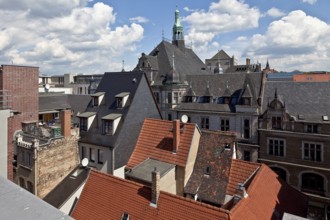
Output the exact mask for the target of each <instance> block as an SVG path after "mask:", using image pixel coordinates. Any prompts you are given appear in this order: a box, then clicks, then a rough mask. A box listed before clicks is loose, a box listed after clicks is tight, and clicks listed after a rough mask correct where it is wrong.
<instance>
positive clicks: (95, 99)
mask: <svg viewBox="0 0 330 220" xmlns="http://www.w3.org/2000/svg"><path fill="white" fill-rule="evenodd" d="M104 94H105V93H104V92H98V93H95V94H92V95H91V97H92V106H93V107H95V106H100V105H101V102H102V100H103V97H104Z"/></svg>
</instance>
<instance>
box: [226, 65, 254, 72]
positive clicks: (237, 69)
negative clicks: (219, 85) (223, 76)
mask: <svg viewBox="0 0 330 220" xmlns="http://www.w3.org/2000/svg"><path fill="white" fill-rule="evenodd" d="M253 72H260V70H259V69H258V64H250V65H245V64H244V65H234V66H230V67H229V68H228V69H227V70H226V73H253Z"/></svg>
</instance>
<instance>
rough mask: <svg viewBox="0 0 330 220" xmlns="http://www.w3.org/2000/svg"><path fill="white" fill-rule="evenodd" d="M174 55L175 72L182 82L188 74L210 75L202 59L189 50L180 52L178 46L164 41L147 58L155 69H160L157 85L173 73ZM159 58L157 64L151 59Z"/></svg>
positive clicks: (156, 80) (156, 79)
mask: <svg viewBox="0 0 330 220" xmlns="http://www.w3.org/2000/svg"><path fill="white" fill-rule="evenodd" d="M173 55H174V59H175V64H174V65H175V70H176V71H177V73H178V74H179V75H180V80H183V81H184V80H185V76H186V75H188V74H192V75H195V74H209V72H208V71H207V67H206V65H205V64H204V63H203V61H202V60H201V59H199V57H198V56H197V55H196V54H195V53H194V52H193V51H192V50H191V49H189V48H185V49H183V50H180V49H179V48H178V47H177V46H175V45H173V44H172V43H170V42H167V41H162V42H160V43H159V44H158V45H157V46H156V48H155V49H154V50H153V51H152V52H151V53H150V54H149V56H147V58H148V60H150V61H149V63H150V64H151V65H152V67H153V68H154V69H156V68H157V69H158V74H157V76H156V77H155V80H154V81H155V82H154V83H155V85H161V84H162V82H163V80H164V78H163V77H162V76H166V74H168V73H170V72H171V69H172V68H173V67H172V63H173ZM151 56H153V57H157V64H156V62H155V60H154V59H150V57H151Z"/></svg>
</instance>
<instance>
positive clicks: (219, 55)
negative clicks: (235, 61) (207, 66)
mask: <svg viewBox="0 0 330 220" xmlns="http://www.w3.org/2000/svg"><path fill="white" fill-rule="evenodd" d="M230 58H231V57H230V56H229V55H228V54H227V53H226V52H225V51H224V50H220V51H219V52H218V53H216V54H215V55H214V56H213V57H212V58H211V59H212V60H216V59H220V60H221V59H230Z"/></svg>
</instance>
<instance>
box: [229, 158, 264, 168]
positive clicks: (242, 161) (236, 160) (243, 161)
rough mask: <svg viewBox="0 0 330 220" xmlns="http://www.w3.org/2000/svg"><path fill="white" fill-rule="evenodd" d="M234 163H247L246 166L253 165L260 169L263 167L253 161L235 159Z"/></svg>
mask: <svg viewBox="0 0 330 220" xmlns="http://www.w3.org/2000/svg"><path fill="white" fill-rule="evenodd" d="M233 161H235V163H236V162H237V163H245V164H253V165H258V166H259V167H261V165H262V163H257V162H252V161H245V160H240V159H233Z"/></svg>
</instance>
